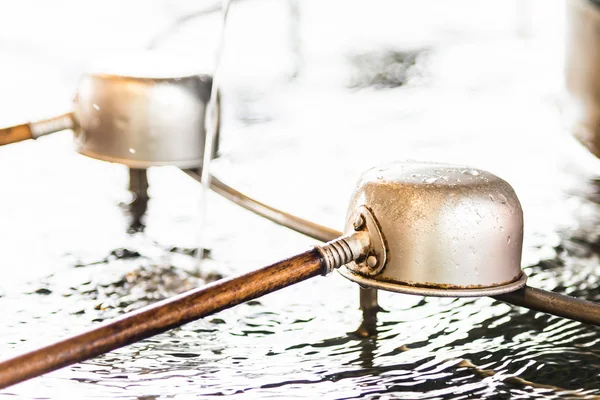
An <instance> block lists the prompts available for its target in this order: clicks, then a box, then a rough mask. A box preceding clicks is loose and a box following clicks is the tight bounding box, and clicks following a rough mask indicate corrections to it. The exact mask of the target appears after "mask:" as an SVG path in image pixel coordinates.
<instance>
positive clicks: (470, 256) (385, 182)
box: [339, 161, 527, 297]
mask: <svg viewBox="0 0 600 400" xmlns="http://www.w3.org/2000/svg"><path fill="white" fill-rule="evenodd" d="M347 220H348V223H347V226H346V229H345V233H346V234H351V233H352V232H354V231H355V230H356V229H360V227H361V225H363V224H366V225H371V228H370V229H369V233H370V235H371V241H372V243H373V242H375V247H374V248H375V251H374V254H372V255H371V256H370V257H364V258H363V259H359V260H357V261H356V262H352V263H349V264H348V265H347V266H345V267H342V268H340V270H339V271H340V272H341V273H342V275H344V276H345V277H346V278H348V279H350V280H352V281H355V282H357V283H359V284H361V285H363V286H367V287H374V288H378V289H383V290H389V291H394V292H402V293H411V294H420V295H428V296H452V297H456V296H491V295H497V294H501V293H506V292H510V291H514V290H516V289H518V288H520V287H522V286H523V285H525V282H526V279H527V277H526V275H525V274H524V273H523V272H522V271H521V249H522V243H523V212H522V209H521V205H520V203H519V199H518V198H517V196H516V194H515V192H514V190H513V188H512V187H511V186H510V185H509V184H508V183H507V182H505V181H504V180H502V179H500V178H499V177H497V176H495V175H493V174H491V173H489V172H486V171H483V170H480V169H473V168H469V167H467V166H453V165H448V164H440V163H424V162H414V161H413V162H401V163H395V164H391V165H389V166H385V167H382V168H373V169H371V170H369V171H367V172H366V173H364V174H363V175H362V177H361V179H360V181H359V184H358V186H357V188H356V190H355V192H354V194H353V195H352V199H351V202H350V206H349V210H348V218H347ZM373 228H375V229H376V230H378V231H379V233H378V234H379V235H380V236H381V237H380V238H379V239H373V237H372V236H373V230H374V229H373ZM378 242H379V243H381V245H380V247H383V248H384V249H381V248H380V249H379V250H377V243H378Z"/></svg>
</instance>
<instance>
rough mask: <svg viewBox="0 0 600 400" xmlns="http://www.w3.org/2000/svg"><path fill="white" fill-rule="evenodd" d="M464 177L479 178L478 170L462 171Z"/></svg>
mask: <svg viewBox="0 0 600 400" xmlns="http://www.w3.org/2000/svg"><path fill="white" fill-rule="evenodd" d="M462 173H463V174H464V175H471V176H479V171H477V170H476V169H465V170H464V171H462Z"/></svg>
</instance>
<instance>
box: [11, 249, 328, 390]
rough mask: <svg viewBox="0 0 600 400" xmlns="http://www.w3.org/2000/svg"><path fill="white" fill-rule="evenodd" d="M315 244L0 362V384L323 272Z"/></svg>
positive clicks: (162, 329) (45, 371) (129, 340)
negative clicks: (266, 264)
mask: <svg viewBox="0 0 600 400" xmlns="http://www.w3.org/2000/svg"><path fill="white" fill-rule="evenodd" d="M324 268H326V261H325V259H324V257H323V256H322V253H321V251H320V250H319V249H318V248H315V249H312V250H309V251H307V252H304V253H302V254H299V255H296V256H294V257H291V258H288V259H286V260H283V261H280V262H277V263H275V264H272V265H270V266H267V267H264V268H261V269H258V270H256V271H253V272H250V273H247V274H244V275H240V276H237V277H234V278H229V279H223V280H220V281H218V282H215V283H212V284H210V285H207V286H205V287H203V288H201V289H195V290H191V291H188V292H185V293H182V294H181V295H178V296H175V297H173V298H170V299H167V300H164V301H161V302H159V303H156V304H153V305H151V306H148V307H144V308H142V309H140V310H138V311H135V312H133V313H131V314H129V315H125V316H124V317H121V318H119V319H116V320H114V321H112V322H109V323H106V324H103V325H101V326H99V327H97V328H95V329H92V330H90V331H87V332H84V333H82V334H80V335H77V336H73V337H70V338H68V339H65V340H63V341H60V342H57V343H54V344H51V345H49V346H46V347H43V348H41V349H37V350H34V351H32V352H30V353H26V354H23V355H20V356H17V357H15V358H12V359H9V360H6V361H3V362H1V363H0V389H2V388H6V387H8V386H11V385H14V384H16V383H19V382H22V381H25V380H27V379H30V378H33V377H36V376H40V375H42V374H45V373H48V372H50V371H54V370H56V369H59V368H62V367H65V366H67V365H70V364H74V363H77V362H80V361H84V360H87V359H89V358H92V357H96V356H98V355H100V354H103V353H106V352H109V351H112V350H115V349H118V348H120V347H123V346H126V345H128V344H131V343H134V342H137V341H139V340H142V339H145V338H148V337H150V336H153V335H156V334H159V333H162V332H165V331H167V330H169V329H172V328H175V327H178V326H181V325H184V324H186V323H188V322H190V321H194V320H196V319H199V318H202V317H205V316H207V315H210V314H213V313H216V312H218V311H221V310H223V309H226V308H230V307H233V306H235V305H237V304H240V303H243V302H245V301H248V300H251V299H254V298H257V297H260V296H262V295H264V294H267V293H271V292H274V291H276V290H279V289H282V288H284V287H286V286H290V285H293V284H295V283H298V282H301V281H304V280H306V279H309V278H312V277H314V276H317V275H319V274H322V273H323V269H324Z"/></svg>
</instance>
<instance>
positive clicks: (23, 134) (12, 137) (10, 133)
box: [0, 124, 33, 146]
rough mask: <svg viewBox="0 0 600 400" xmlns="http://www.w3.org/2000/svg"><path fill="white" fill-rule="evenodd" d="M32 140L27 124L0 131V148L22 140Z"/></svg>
mask: <svg viewBox="0 0 600 400" xmlns="http://www.w3.org/2000/svg"><path fill="white" fill-rule="evenodd" d="M27 139H33V136H32V135H31V128H30V126H29V124H22V125H16V126H11V127H10V128H1V129H0V146H4V145H5V144H10V143H17V142H22V141H23V140H27Z"/></svg>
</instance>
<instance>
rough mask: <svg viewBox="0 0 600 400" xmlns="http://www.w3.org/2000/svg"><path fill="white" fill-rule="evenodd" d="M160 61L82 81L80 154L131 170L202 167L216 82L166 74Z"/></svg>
mask: <svg viewBox="0 0 600 400" xmlns="http://www.w3.org/2000/svg"><path fill="white" fill-rule="evenodd" d="M158 61H159V60H148V63H146V64H145V65H144V68H142V69H139V68H138V69H131V68H130V67H129V66H128V65H127V64H126V68H127V69H124V68H120V69H118V68H117V69H115V68H110V67H104V69H100V68H97V70H96V71H95V72H91V73H89V74H87V75H85V76H84V77H83V78H82V79H81V80H80V82H79V85H78V88H77V91H76V95H75V99H74V104H73V107H74V108H73V115H74V119H75V129H74V132H75V144H76V146H75V147H76V150H77V151H78V152H79V153H81V154H83V155H86V156H89V157H92V158H96V159H100V160H103V161H109V162H116V163H120V164H125V165H127V166H129V167H131V168H148V167H152V166H163V165H173V166H177V167H180V168H197V167H200V166H201V165H202V160H203V154H204V141H205V128H204V119H205V115H206V106H207V103H208V101H209V98H210V92H211V86H212V78H211V77H210V76H209V75H204V74H197V73H192V72H189V71H185V72H182V71H180V72H179V75H177V74H173V73H169V74H167V73H165V66H164V62H163V63H162V64H161V63H158ZM152 62H155V63H156V64H152ZM133 71H135V72H133ZM167 71H168V70H167ZM215 148H216V146H215Z"/></svg>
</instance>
